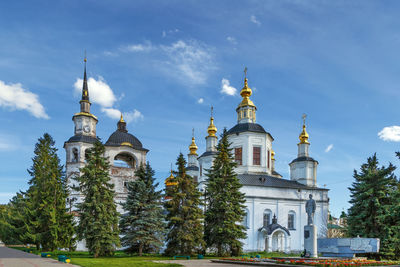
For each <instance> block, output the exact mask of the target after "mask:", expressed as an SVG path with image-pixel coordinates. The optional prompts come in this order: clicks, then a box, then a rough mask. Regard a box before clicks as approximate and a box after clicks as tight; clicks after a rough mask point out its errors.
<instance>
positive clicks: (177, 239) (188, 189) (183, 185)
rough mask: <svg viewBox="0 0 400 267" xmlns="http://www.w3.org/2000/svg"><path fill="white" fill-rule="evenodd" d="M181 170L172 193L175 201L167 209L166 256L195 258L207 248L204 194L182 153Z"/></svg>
mask: <svg viewBox="0 0 400 267" xmlns="http://www.w3.org/2000/svg"><path fill="white" fill-rule="evenodd" d="M176 165H177V166H178V171H177V172H176V173H175V175H176V177H175V179H174V182H177V185H174V186H172V188H171V190H169V194H170V196H171V199H169V200H168V201H167V202H166V203H165V207H166V210H167V218H166V219H167V222H168V225H167V230H168V233H167V248H166V250H165V254H166V255H193V254H195V253H200V252H201V251H203V249H204V245H205V244H204V240H203V212H202V210H201V208H200V205H201V201H200V197H201V193H200V191H199V190H197V183H196V182H195V181H194V180H193V178H192V177H190V176H189V175H188V174H187V173H186V160H185V158H184V157H183V154H182V153H180V154H179V156H178V159H177V162H176Z"/></svg>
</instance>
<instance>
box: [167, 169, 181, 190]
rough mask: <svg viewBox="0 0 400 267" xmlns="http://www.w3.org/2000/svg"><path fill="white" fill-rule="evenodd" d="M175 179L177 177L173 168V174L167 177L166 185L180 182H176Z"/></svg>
mask: <svg viewBox="0 0 400 267" xmlns="http://www.w3.org/2000/svg"><path fill="white" fill-rule="evenodd" d="M174 179H175V177H174V175H173V174H172V170H171V175H170V176H168V178H167V179H165V185H166V186H172V185H177V184H178V182H174Z"/></svg>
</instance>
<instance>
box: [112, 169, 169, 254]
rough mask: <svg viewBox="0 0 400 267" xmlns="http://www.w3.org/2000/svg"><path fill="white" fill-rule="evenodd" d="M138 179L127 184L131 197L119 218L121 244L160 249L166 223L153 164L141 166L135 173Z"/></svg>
mask: <svg viewBox="0 0 400 267" xmlns="http://www.w3.org/2000/svg"><path fill="white" fill-rule="evenodd" d="M135 175H136V177H137V179H136V180H135V181H132V182H129V183H128V197H127V199H126V202H125V203H123V205H122V206H123V208H124V210H125V211H126V214H124V215H122V218H121V220H120V230H121V234H122V235H123V237H122V239H121V243H122V245H123V246H124V247H128V248H127V249H126V251H128V252H130V253H133V252H138V253H139V256H142V253H143V252H152V251H158V250H159V249H160V247H161V246H162V245H163V235H164V231H165V223H164V218H163V209H162V204H161V200H162V194H161V191H157V190H156V188H157V186H158V183H156V184H155V183H154V181H155V178H154V177H153V176H154V171H153V169H152V168H151V167H150V164H149V163H147V164H146V168H145V167H144V166H143V165H140V167H139V169H138V170H137V171H136V173H135Z"/></svg>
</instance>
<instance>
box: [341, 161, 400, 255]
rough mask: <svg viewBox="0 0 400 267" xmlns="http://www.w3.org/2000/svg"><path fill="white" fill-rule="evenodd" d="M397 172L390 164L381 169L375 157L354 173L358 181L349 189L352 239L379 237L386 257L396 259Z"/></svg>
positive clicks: (349, 218)
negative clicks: (394, 218) (395, 213)
mask: <svg viewBox="0 0 400 267" xmlns="http://www.w3.org/2000/svg"><path fill="white" fill-rule="evenodd" d="M395 169H396V167H395V166H393V165H392V164H391V163H390V164H389V166H388V167H385V166H382V167H380V166H379V162H378V159H377V157H376V154H374V155H373V156H372V157H370V158H368V160H367V163H365V164H362V165H361V168H360V171H359V172H357V171H356V170H354V175H353V177H354V179H355V182H353V184H352V186H351V187H350V188H349V190H350V193H351V199H350V201H349V202H350V204H351V205H352V206H351V207H350V209H349V210H348V215H347V223H348V234H349V236H351V237H355V236H360V237H370V238H380V240H381V249H380V252H381V254H382V255H383V256H384V257H386V258H393V257H395V251H396V250H398V248H397V249H396V246H398V245H396V238H397V237H396V233H395V231H393V230H398V228H399V227H398V226H399V223H398V221H397V222H394V221H393V220H392V218H393V216H394V214H393V212H394V210H395V207H396V206H397V207H398V206H399V199H398V181H397V179H396V177H395V175H394V170H395ZM397 236H398V235H397ZM397 244H398V241H397Z"/></svg>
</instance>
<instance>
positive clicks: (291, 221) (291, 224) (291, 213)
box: [288, 210, 296, 230]
mask: <svg viewBox="0 0 400 267" xmlns="http://www.w3.org/2000/svg"><path fill="white" fill-rule="evenodd" d="M295 225H296V213H295V212H294V211H292V210H291V211H289V213H288V229H289V230H295V227H294V226H295Z"/></svg>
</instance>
